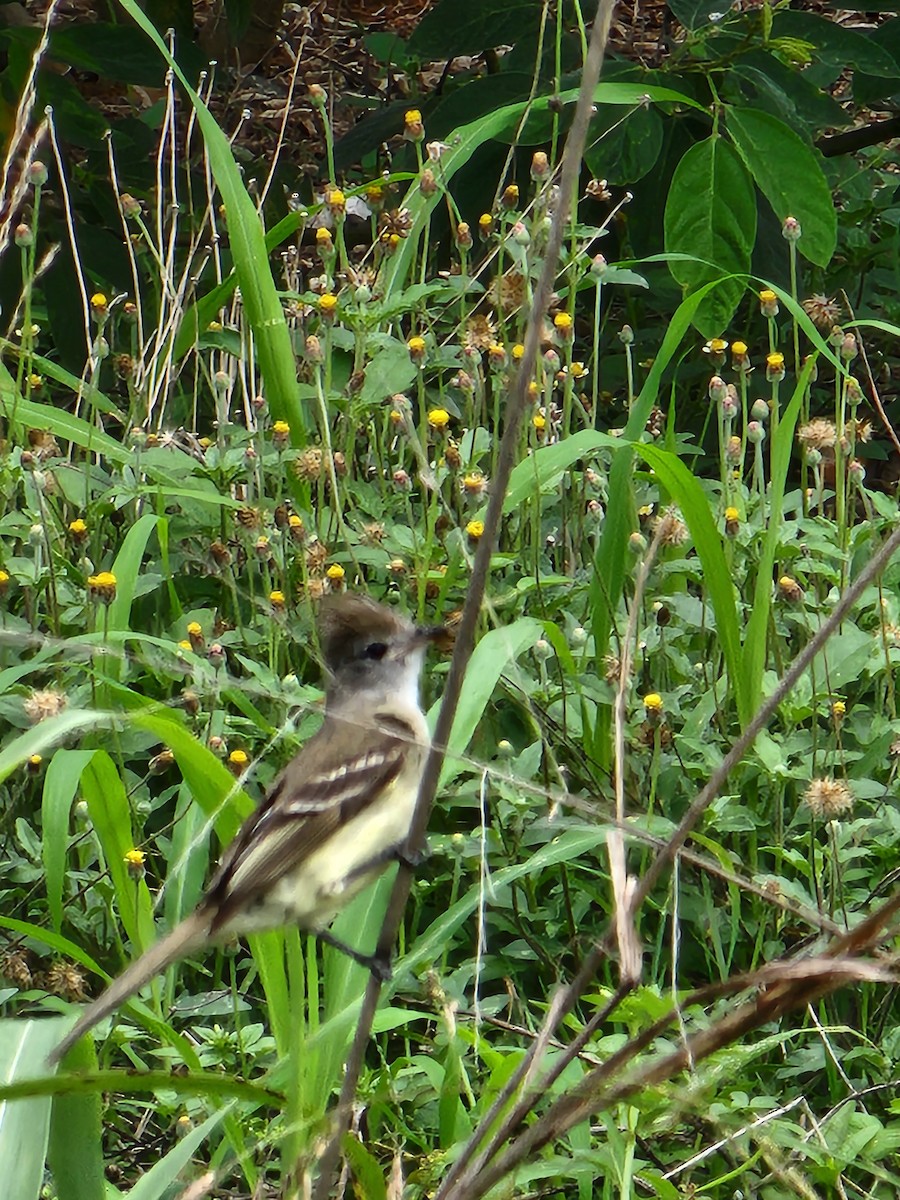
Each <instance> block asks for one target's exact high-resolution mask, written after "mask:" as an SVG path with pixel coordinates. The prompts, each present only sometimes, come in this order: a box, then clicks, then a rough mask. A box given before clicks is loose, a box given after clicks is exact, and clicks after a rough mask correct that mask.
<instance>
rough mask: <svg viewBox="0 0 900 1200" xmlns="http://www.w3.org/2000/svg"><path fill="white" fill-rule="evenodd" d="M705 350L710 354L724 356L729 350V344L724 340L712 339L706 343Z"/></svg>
mask: <svg viewBox="0 0 900 1200" xmlns="http://www.w3.org/2000/svg"><path fill="white" fill-rule="evenodd" d="M705 349H706V350H707V351H708V352H709V353H710V354H724V353H725V351H726V350H727V349H728V343H727V342H726V341H725V339H724V338H710V339H709V341H708V342H707V343H706V347H705Z"/></svg>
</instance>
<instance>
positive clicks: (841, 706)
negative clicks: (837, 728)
mask: <svg viewBox="0 0 900 1200" xmlns="http://www.w3.org/2000/svg"><path fill="white" fill-rule="evenodd" d="M831 715H832V716H833V717H834V719H835V721H840V720H841V719H842V718H843V717H845V716H846V715H847V705H846V704H845V703H844V702H843V700H835V702H834V703H833V704H832V706H831Z"/></svg>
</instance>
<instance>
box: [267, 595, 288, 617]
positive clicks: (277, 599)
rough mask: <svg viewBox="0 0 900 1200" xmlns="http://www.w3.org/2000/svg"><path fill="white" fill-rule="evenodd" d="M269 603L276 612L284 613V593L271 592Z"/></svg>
mask: <svg viewBox="0 0 900 1200" xmlns="http://www.w3.org/2000/svg"><path fill="white" fill-rule="evenodd" d="M269 603H270V604H271V605H272V607H273V608H274V609H275V611H276V612H284V603H285V601H284V592H279V591H274V592H269Z"/></svg>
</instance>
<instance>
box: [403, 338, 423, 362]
mask: <svg viewBox="0 0 900 1200" xmlns="http://www.w3.org/2000/svg"><path fill="white" fill-rule="evenodd" d="M406 349H407V350H408V351H409V357H410V358H411V359H412V360H413V362H414V363H421V362H423V361H424V359H425V339H424V338H423V337H419V336H418V334H415V335H414V336H413V337H411V338H410V339H409V341H408V342H407V343H406Z"/></svg>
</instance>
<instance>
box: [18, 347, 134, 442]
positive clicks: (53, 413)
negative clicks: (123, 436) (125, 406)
mask: <svg viewBox="0 0 900 1200" xmlns="http://www.w3.org/2000/svg"><path fill="white" fill-rule="evenodd" d="M0 413H2V414H3V417H4V419H5V420H7V421H13V420H14V421H16V422H17V423H18V424H19V425H21V426H23V427H27V428H30V429H49V430H51V431H52V432H53V433H54V434H56V436H57V437H59V438H62V439H63V440H64V441H67V442H73V443H74V444H75V445H76V446H81V447H82V449H84V450H92V451H94V453H96V454H102V455H103V456H104V457H105V458H108V459H109V461H110V462H114V463H119V464H123V463H127V462H130V461H131V458H132V454H131V451H130V450H129V449H128V448H127V447H125V446H123V445H122V443H121V442H117V441H116V440H115V439H114V438H111V437H110V436H109V434H108V433H104V432H103V431H102V429H98V428H97V427H96V426H95V425H93V424H91V422H90V421H84V420H82V418H81V417H76V416H73V415H72V413H67V412H65V410H64V409H61V408H55V407H54V406H53V405H52V404H38V403H37V402H36V401H34V400H26V399H25V398H24V397H22V396H20V395H19V394H18V393H17V391H16V381H15V380H14V379H13V377H12V375H10V373H9V371H8V370H7V368H6V367H5V366H4V364H3V363H0Z"/></svg>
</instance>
